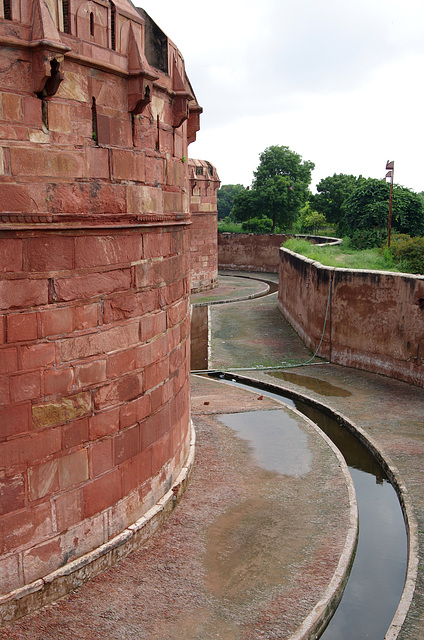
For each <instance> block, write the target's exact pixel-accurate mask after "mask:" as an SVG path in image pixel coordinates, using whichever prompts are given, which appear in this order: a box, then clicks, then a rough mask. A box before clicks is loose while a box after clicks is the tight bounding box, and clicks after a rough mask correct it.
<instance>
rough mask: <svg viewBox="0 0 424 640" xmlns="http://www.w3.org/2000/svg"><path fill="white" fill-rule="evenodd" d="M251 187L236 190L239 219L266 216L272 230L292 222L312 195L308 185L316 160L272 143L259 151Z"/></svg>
mask: <svg viewBox="0 0 424 640" xmlns="http://www.w3.org/2000/svg"><path fill="white" fill-rule="evenodd" d="M259 159H260V163H259V166H258V168H257V169H256V171H255V172H254V176H255V178H254V181H253V187H252V189H251V190H250V191H244V192H240V193H238V194H237V196H236V197H235V199H234V207H233V214H234V216H235V219H236V220H239V221H240V222H243V221H248V220H249V219H252V218H254V217H255V218H262V217H266V218H269V219H270V220H272V228H271V232H272V233H274V231H275V230H276V229H281V228H284V227H287V226H291V223H292V222H294V220H295V218H296V217H297V214H298V212H299V210H300V208H301V207H302V206H303V205H304V204H305V203H306V202H307V200H308V199H309V196H310V192H309V185H310V183H311V172H312V169H313V168H314V166H315V165H314V164H313V163H312V162H309V161H304V162H303V161H302V158H301V156H300V155H299V154H298V153H295V152H294V151H291V150H290V149H289V148H288V147H284V146H272V147H268V148H267V149H265V151H263V152H262V153H261V154H260V157H259Z"/></svg>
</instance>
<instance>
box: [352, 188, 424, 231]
mask: <svg viewBox="0 0 424 640" xmlns="http://www.w3.org/2000/svg"><path fill="white" fill-rule="evenodd" d="M389 195H390V186H389V185H388V184H387V183H386V182H385V181H384V180H376V179H374V178H368V179H367V180H365V179H363V180H362V181H361V182H360V183H359V185H358V187H357V188H356V189H355V191H353V193H352V194H351V195H350V196H349V197H348V198H347V199H346V200H345V201H344V203H343V207H342V210H343V220H342V223H341V227H342V230H343V232H344V233H347V234H351V233H353V232H355V231H357V230H362V229H364V230H370V229H381V230H384V229H387V220H388V212H389ZM392 228H393V231H397V232H398V233H408V234H409V235H411V236H417V235H421V234H422V233H423V232H424V206H423V200H422V198H421V197H420V196H419V195H418V194H417V193H415V192H413V191H411V190H410V189H407V188H406V187H401V186H398V185H395V186H394V187H393V205H392Z"/></svg>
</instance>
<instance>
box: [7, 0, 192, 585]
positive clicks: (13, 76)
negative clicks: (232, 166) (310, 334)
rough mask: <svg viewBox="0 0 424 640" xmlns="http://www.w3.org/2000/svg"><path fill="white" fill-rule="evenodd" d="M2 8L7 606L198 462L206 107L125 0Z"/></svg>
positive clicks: (36, 2)
mask: <svg viewBox="0 0 424 640" xmlns="http://www.w3.org/2000/svg"><path fill="white" fill-rule="evenodd" d="M0 7H1V11H0V44H1V50H0V62H1V65H0V90H1V93H0V140H1V142H0V207H1V212H0V274H1V279H0V576H1V581H0V582H1V592H2V593H7V592H8V591H11V590H13V589H16V588H19V587H21V586H22V585H25V584H28V583H30V582H32V581H35V580H37V579H38V578H40V577H43V576H45V575H46V574H47V573H49V572H51V571H53V570H55V569H57V568H58V567H60V566H62V565H65V564H66V563H68V562H69V561H70V560H72V559H75V558H78V557H80V556H81V555H82V554H85V553H87V552H89V551H91V550H93V549H95V548H97V547H98V546H99V545H101V544H103V543H105V542H107V541H108V540H110V539H111V538H113V537H114V536H115V535H116V534H118V533H119V532H120V531H122V530H123V529H125V527H127V526H128V525H129V524H131V523H133V522H134V521H135V520H137V519H138V518H140V516H141V515H143V514H144V513H145V512H146V511H147V510H148V509H149V508H150V507H151V506H152V505H153V504H155V503H156V502H157V501H158V500H159V499H160V498H161V497H162V496H163V495H164V493H165V492H166V491H167V490H168V489H169V487H170V486H171V485H172V482H173V481H174V479H175V477H176V476H178V474H179V472H180V470H181V469H182V467H183V465H184V462H185V460H186V458H187V455H188V450H189V444H190V426H189V381H188V375H189V344H188V334H189V293H190V291H189V290H190V273H189V271H190V253H189V231H188V229H189V225H188V223H189V221H190V217H189V187H188V185H189V178H188V165H187V163H186V162H185V158H186V156H187V147H188V144H189V143H190V142H191V141H193V140H194V139H195V135H196V131H197V130H198V128H199V113H200V112H201V108H200V107H199V106H198V104H197V101H196V99H195V96H194V94H193V91H192V89H191V86H190V83H189V81H188V79H187V76H186V74H185V69H184V63H183V59H182V57H181V55H180V53H179V52H178V50H177V48H176V47H175V45H174V44H173V43H172V42H171V41H170V40H169V39H168V38H167V37H166V36H165V35H164V34H163V33H162V32H161V31H160V29H159V28H158V27H157V25H155V24H154V23H153V21H152V20H151V19H150V18H149V16H147V14H145V13H144V12H143V11H142V10H140V11H137V10H136V9H135V8H134V7H133V6H132V5H131V4H130V3H129V2H127V1H126V0H119V1H117V2H115V3H112V2H111V3H104V2H101V1H100V0H99V2H97V0H92V1H91V2H86V1H85V0H75V1H73V2H70V3H69V4H68V3H67V2H57V0H56V1H55V0H53V2H49V3H47V2H45V1H44V0H16V2H12V3H10V5H9V3H8V0H3V1H2V2H1V1H0ZM3 16H4V17H3ZM155 47H156V48H155Z"/></svg>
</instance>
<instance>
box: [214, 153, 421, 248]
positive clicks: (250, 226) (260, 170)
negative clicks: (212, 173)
mask: <svg viewBox="0 0 424 640" xmlns="http://www.w3.org/2000/svg"><path fill="white" fill-rule="evenodd" d="M314 168H315V165H314V163H313V162H310V161H309V160H303V159H302V157H301V156H300V155H299V154H298V153H296V152H294V151H291V150H290V149H289V148H288V147H286V146H278V145H275V146H270V147H267V148H266V149H265V150H264V151H263V152H262V153H261V154H260V157H259V165H258V167H257V169H256V171H255V172H254V179H253V182H252V186H251V187H250V188H249V187H247V188H245V187H244V186H243V185H240V184H237V185H223V186H222V187H221V188H220V189H219V190H218V218H219V219H220V220H222V219H224V218H225V219H226V220H230V221H235V222H241V223H242V229H243V230H244V231H250V232H254V233H255V232H256V233H275V232H287V231H292V232H301V231H308V232H311V231H314V232H315V231H316V230H317V228H319V227H323V226H325V225H326V224H329V225H332V226H333V228H334V232H335V233H337V234H338V235H342V236H349V237H351V239H353V241H355V239H356V241H357V242H358V243H359V245H362V246H380V245H381V244H382V243H384V241H385V238H386V234H387V217H388V208H389V193H390V186H389V184H387V183H386V181H385V180H384V179H383V180H379V179H375V178H364V177H362V176H358V177H356V176H353V175H346V174H334V175H333V176H328V177H327V178H324V179H322V180H321V181H320V182H319V183H318V185H317V187H316V189H317V193H316V194H312V193H311V191H310V184H311V179H312V171H313V169H314ZM392 229H393V232H395V233H396V232H397V233H400V234H408V235H409V236H420V235H422V234H423V233H424V198H423V194H422V193H421V194H418V193H415V192H414V191H412V190H411V189H408V188H406V187H402V186H399V185H394V187H393V205H392Z"/></svg>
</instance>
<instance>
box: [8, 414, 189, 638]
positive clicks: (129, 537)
mask: <svg viewBox="0 0 424 640" xmlns="http://www.w3.org/2000/svg"><path fill="white" fill-rule="evenodd" d="M195 444H196V434H195V430H194V426H193V424H192V423H191V436H190V446H189V453H188V456H187V459H186V461H185V464H184V466H183V468H182V469H181V471H180V473H179V475H178V477H177V479H176V480H175V482H174V483H173V484H172V486H171V488H170V489H169V491H167V492H166V493H165V494H164V495H163V496H162V498H161V499H160V500H158V502H157V503H156V504H155V505H154V506H153V507H151V508H150V509H149V510H148V511H147V512H146V513H145V514H144V515H143V516H142V517H141V518H139V519H138V520H137V521H136V522H134V524H132V525H130V526H129V527H127V528H126V529H124V530H123V531H122V532H121V533H119V534H118V535H116V536H114V537H113V538H112V539H111V540H109V541H108V542H106V543H105V544H103V545H101V546H100V547H98V548H97V549H94V550H93V551H91V552H89V553H87V554H85V555H83V556H81V557H80V558H77V559H75V560H73V561H72V562H69V563H68V564H66V565H64V566H63V567H61V568H60V569H57V570H56V571H53V572H52V573H49V574H48V575H46V576H44V577H43V578H40V579H38V580H35V581H34V582H32V583H30V584H27V585H25V586H23V587H20V588H19V589H15V590H14V591H11V592H9V593H6V594H4V595H2V596H0V626H3V625H4V624H7V623H9V622H13V621H14V620H17V619H19V618H21V617H22V616H24V615H26V614H28V613H31V612H33V611H36V610H37V609H40V608H41V607H44V606H45V605H47V604H49V603H51V602H53V601H54V600H56V599H57V598H61V597H63V596H64V595H66V594H67V593H69V592H70V591H71V590H73V589H75V588H77V587H79V586H81V585H82V584H83V583H84V582H86V581H87V580H90V579H91V578H93V577H94V576H96V575H97V574H98V573H100V572H102V571H105V570H106V569H108V568H109V567H111V566H113V565H114V564H115V563H116V562H118V561H119V560H121V559H122V558H125V557H126V556H127V555H128V554H130V553H131V552H133V551H135V550H136V549H138V548H139V547H141V546H142V545H143V544H145V543H146V542H147V540H149V538H151V537H152V535H153V534H154V533H155V532H156V531H157V530H158V529H159V528H160V527H161V526H162V525H163V523H164V522H165V521H166V520H167V519H168V517H169V516H170V514H171V513H172V511H173V510H174V508H175V506H176V505H177V504H178V502H179V501H180V499H181V497H182V496H183V494H184V492H185V490H186V488H187V485H188V482H189V478H190V475H191V472H192V468H193V464H194V455H195Z"/></svg>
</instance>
